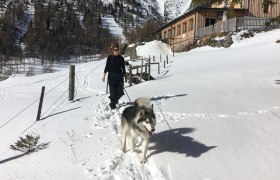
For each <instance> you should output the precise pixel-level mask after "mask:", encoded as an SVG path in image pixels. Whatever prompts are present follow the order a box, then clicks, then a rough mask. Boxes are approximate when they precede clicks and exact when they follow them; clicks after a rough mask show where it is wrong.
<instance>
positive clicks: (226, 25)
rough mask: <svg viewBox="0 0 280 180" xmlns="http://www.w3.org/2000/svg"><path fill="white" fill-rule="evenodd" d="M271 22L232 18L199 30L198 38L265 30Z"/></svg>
mask: <svg viewBox="0 0 280 180" xmlns="http://www.w3.org/2000/svg"><path fill="white" fill-rule="evenodd" d="M269 21H270V19H266V18H256V17H248V16H246V17H243V18H232V19H228V20H225V21H220V22H218V23H216V24H214V25H211V26H207V27H204V28H200V29H198V30H197V33H196V36H197V37H201V36H207V35H210V34H214V33H221V32H231V31H240V30H248V29H265V28H269V27H268V26H266V23H267V22H269ZM270 27H271V28H278V27H280V25H279V24H276V23H274V24H271V26H270Z"/></svg>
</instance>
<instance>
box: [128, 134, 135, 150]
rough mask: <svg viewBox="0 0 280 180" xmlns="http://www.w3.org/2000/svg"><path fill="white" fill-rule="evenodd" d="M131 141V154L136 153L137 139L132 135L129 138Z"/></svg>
mask: <svg viewBox="0 0 280 180" xmlns="http://www.w3.org/2000/svg"><path fill="white" fill-rule="evenodd" d="M129 140H130V152H134V150H135V137H134V136H133V135H132V136H130V138H129Z"/></svg>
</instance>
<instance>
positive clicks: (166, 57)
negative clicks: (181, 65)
mask: <svg viewBox="0 0 280 180" xmlns="http://www.w3.org/2000/svg"><path fill="white" fill-rule="evenodd" d="M166 63H167V64H168V55H166Z"/></svg>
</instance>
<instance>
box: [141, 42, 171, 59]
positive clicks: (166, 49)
mask: <svg viewBox="0 0 280 180" xmlns="http://www.w3.org/2000/svg"><path fill="white" fill-rule="evenodd" d="M136 50H137V55H138V56H143V57H149V55H150V56H159V55H160V54H161V55H169V54H171V53H172V51H171V47H170V46H169V45H168V44H165V43H163V42H161V41H157V40H155V41H151V42H148V43H146V44H145V45H142V46H137V47H136Z"/></svg>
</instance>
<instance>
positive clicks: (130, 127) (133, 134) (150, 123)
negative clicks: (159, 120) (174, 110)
mask: <svg viewBox="0 0 280 180" xmlns="http://www.w3.org/2000/svg"><path fill="white" fill-rule="evenodd" d="M136 100H137V102H138V103H139V102H141V103H142V102H145V103H142V104H137V105H136V103H135V105H133V106H129V107H127V108H125V109H124V111H123V113H122V116H121V134H122V150H123V152H126V144H127V141H129V144H130V151H131V152H133V151H134V150H135V139H136V138H137V137H138V136H140V137H141V138H142V154H141V157H140V162H141V163H146V162H147V150H148V146H149V142H150V137H151V135H152V133H153V132H154V131H155V125H156V116H155V113H154V110H153V105H149V104H150V100H148V101H147V99H146V98H142V99H141V98H137V99H136ZM135 102H136V101H135ZM147 102H149V104H147ZM147 105H149V106H147Z"/></svg>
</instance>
